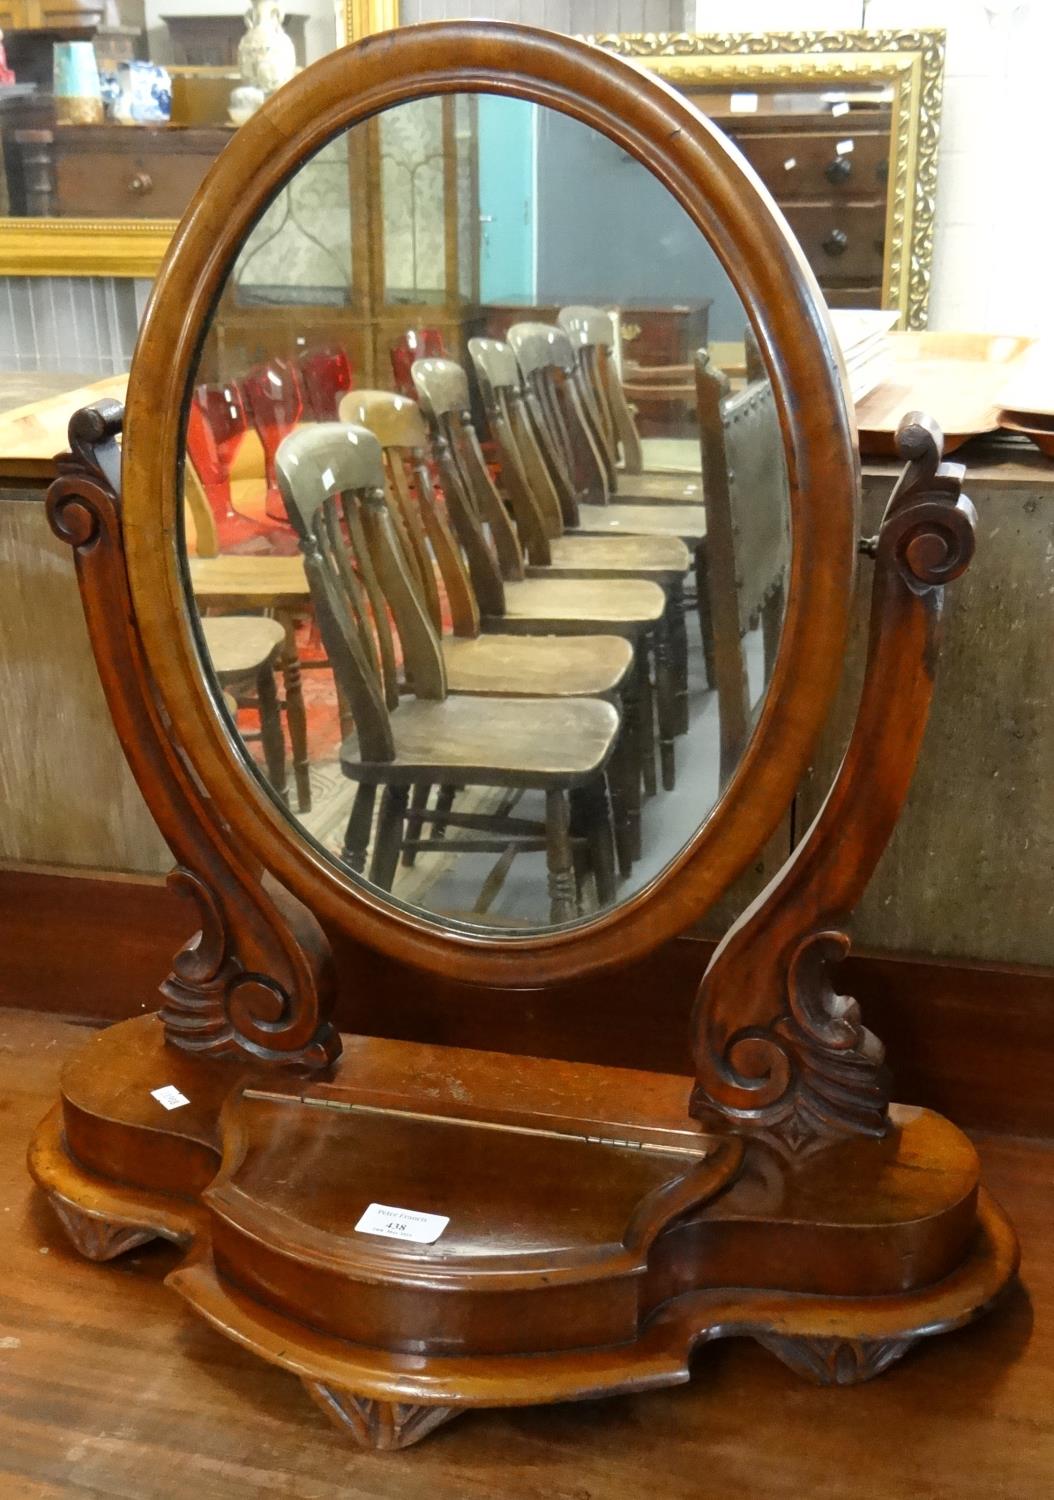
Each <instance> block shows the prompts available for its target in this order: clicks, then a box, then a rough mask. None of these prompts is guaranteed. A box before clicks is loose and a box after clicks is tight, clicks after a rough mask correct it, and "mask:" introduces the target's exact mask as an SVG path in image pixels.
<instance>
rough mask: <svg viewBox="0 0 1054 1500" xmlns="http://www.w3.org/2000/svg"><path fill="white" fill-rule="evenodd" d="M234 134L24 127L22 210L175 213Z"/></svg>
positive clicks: (136, 215)
mask: <svg viewBox="0 0 1054 1500" xmlns="http://www.w3.org/2000/svg"><path fill="white" fill-rule="evenodd" d="M231 133H232V132H231V130H225V129H222V128H216V127H206V128H192V129H180V128H178V127H174V126H167V125H161V126H157V127H153V126H149V125H54V126H52V127H51V129H49V130H36V131H33V132H23V133H22V135H21V138H20V140H19V145H20V146H21V148H22V152H23V159H24V161H25V162H26V171H25V175H26V181H27V187H28V189H29V193H28V194H27V196H28V200H29V201H28V202H27V211H28V212H29V213H30V214H33V215H43V216H55V217H56V218H82V217H83V218H98V219H178V218H180V216H181V215H182V214H183V212H184V210H185V209H186V206H187V204H188V203H189V202H190V200H191V198H192V197H193V196H194V194H195V192H196V191H197V188H198V186H199V184H200V182H201V180H202V178H203V177H204V176H205V173H206V172H207V171H208V169H209V167H210V166H211V165H212V163H213V162H214V161H215V159H216V157H217V156H218V154H219V153H220V151H222V150H223V147H224V146H225V145H226V144H227V142H228V141H229V140H230V137H231Z"/></svg>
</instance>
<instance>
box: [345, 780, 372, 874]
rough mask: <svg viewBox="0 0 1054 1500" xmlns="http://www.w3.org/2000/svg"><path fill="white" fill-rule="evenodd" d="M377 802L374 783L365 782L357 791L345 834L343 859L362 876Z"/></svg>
mask: <svg viewBox="0 0 1054 1500" xmlns="http://www.w3.org/2000/svg"><path fill="white" fill-rule="evenodd" d="M376 800H377V788H376V787H375V786H374V785H373V784H372V782H363V783H361V785H360V786H359V787H358V788H357V789H356V792H355V801H354V802H353V803H352V805H351V816H350V817H349V818H348V826H347V828H346V830H345V832H344V848H343V850H342V851H341V852H342V857H343V858H344V859H345V860H346V861H347V863H348V864H349V865H350V866H351V868H352V869H353V870H356V871H357V872H358V873H359V874H360V875H361V874H362V872H363V870H365V868H366V853H367V850H368V849H369V847H370V829H371V828H372V827H373V807H374V803H375V802H376Z"/></svg>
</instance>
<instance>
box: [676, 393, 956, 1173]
mask: <svg viewBox="0 0 1054 1500" xmlns="http://www.w3.org/2000/svg"><path fill="white" fill-rule="evenodd" d="M897 448H898V452H899V454H900V456H901V458H902V459H904V460H906V466H905V469H904V471H903V473H902V475H901V477H900V479H899V480H898V482H897V484H896V486H895V488H894V490H893V493H892V495H891V497H890V500H889V504H888V505H887V507H886V512H885V515H884V517H883V520H882V525H881V528H880V530H879V533H878V536H877V537H876V538H874V539H873V541H872V542H870V543H868V544H867V546H866V548H865V550H866V551H868V552H869V553H870V554H871V555H872V556H873V557H874V560H875V572H874V584H873V592H872V604H871V622H870V635H869V641H868V653H867V667H866V673H865V679H864V686H863V691H862V695H861V698H860V703H859V707H858V710H857V717H856V722H855V724H854V726H853V732H852V736H851V738H850V742H849V747H848V749H847V751H846V754H845V757H844V759H843V761H842V764H841V767H840V768H839V771H838V774H837V776H836V777H835V781H834V784H833V786H832V787H831V790H830V792H829V794H828V796H827V798H826V800H825V802H824V804H823V806H822V808H821V809H820V811H819V813H818V814H817V816H816V819H815V820H814V822H813V824H812V826H811V828H810V829H809V830H808V832H807V833H806V834H805V837H804V838H803V840H802V842H801V843H800V844H799V845H798V847H797V848H796V849H795V851H794V853H793V854H792V855H791V857H790V859H789V860H788V861H787V863H786V864H785V865H784V866H783V868H782V869H781V870H780V872H779V873H778V874H777V875H776V876H775V878H774V879H773V880H772V881H771V882H770V884H769V885H768V887H767V888H766V889H765V890H764V891H763V892H762V893H761V895H760V896H758V898H757V899H756V900H755V901H754V903H753V904H752V905H751V906H750V907H749V908H748V909H747V910H746V911H745V912H744V913H743V915H742V916H741V917H740V919H739V920H738V922H736V923H735V925H734V926H733V927H732V928H731V929H730V930H729V932H728V933H727V934H726V936H725V938H724V941H723V942H722V943H721V945H720V946H719V948H718V949H717V952H716V953H715V954H714V956H713V958H712V960H711V962H710V965H709V967H708V969H707V972H706V974H705V975H704V977H703V981H702V984H701V986H700V989H699V994H698V996H697V999H696V1007H695V1014H694V1018H693V1032H694V1047H695V1063H696V1085H695V1088H694V1090H693V1093H692V1102H691V1112H692V1114H693V1115H694V1116H695V1117H696V1118H698V1119H700V1120H702V1121H704V1122H712V1123H720V1124H722V1125H723V1126H724V1128H725V1129H727V1128H728V1127H729V1125H731V1126H732V1127H733V1128H734V1129H735V1130H736V1131H737V1132H740V1133H744V1134H748V1135H752V1136H756V1137H759V1138H760V1139H762V1140H765V1141H768V1142H769V1143H770V1144H772V1145H774V1146H776V1147H777V1148H778V1149H779V1150H781V1152H783V1153H784V1154H792V1155H793V1154H801V1153H805V1152H811V1151H814V1150H816V1149H818V1148H822V1147H823V1146H825V1145H829V1144H833V1143H834V1142H836V1141H839V1140H842V1139H845V1138H846V1137H850V1136H858V1135H865V1136H876V1137H877V1136H882V1135H884V1134H885V1133H886V1131H887V1130H888V1128H889V1124H888V1102H889V1094H888V1087H887V1079H886V1074H885V1070H884V1068H883V1048H882V1045H881V1043H880V1042H879V1041H878V1039H877V1038H876V1037H875V1036H873V1035H872V1034H871V1033H870V1032H869V1031H868V1030H867V1029H866V1028H865V1027H864V1026H863V1024H862V1022H861V1018H860V1012H859V1009H858V1007H857V1004H856V1001H855V1000H853V999H852V998H851V997H849V996H846V995H839V994H837V993H836V991H835V989H834V985H833V982H832V977H831V970H832V966H833V965H834V964H836V963H837V962H838V961H839V960H840V959H842V958H844V957H845V955H846V953H847V952H848V950H849V938H848V937H847V935H846V932H845V928H846V925H847V923H848V919H849V916H850V914H851V912H852V910H853V908H854V906H855V905H856V903H857V902H858V901H859V899H860V896H861V895H862V893H863V891H864V889H865V887H866V885H867V882H868V880H869V879H870V877H871V873H872V871H873V870H874V867H875V865H876V864H877V862H878V859H879V856H880V855H881V853H882V851H883V849H884V848H885V846H886V843H887V842H888V840H889V837H890V835H891V833H892V831H893V828H894V826H895V824H896V821H897V817H898V815H899V813H900V810H901V807H902V806H903V803H904V799H905V797H906V795H907V791H908V787H909V784H910V781H911V777H912V774H913V772H914V769H915V763H916V760H917V758H918V752H919V746H920V744H921V741H922V735H923V732H924V730H925V726H926V719H927V716H928V713H929V706H930V700H931V697H932V693H933V674H934V663H935V658H936V649H937V642H938V631H939V624H940V616H941V608H942V603H943V594H944V584H945V583H947V582H949V581H950V580H952V579H954V578H957V577H958V576H959V575H960V574H961V573H962V572H963V571H964V570H965V568H966V567H967V566H968V564H969V562H970V559H971V557H972V556H973V549H974V525H975V520H976V517H975V514H974V509H973V506H972V505H971V504H970V501H969V500H968V499H967V498H966V497H965V496H963V495H961V494H960V488H961V485H962V479H963V474H964V470H963V468H962V466H961V465H960V464H943V463H941V450H942V438H941V434H940V432H939V431H938V429H937V428H936V427H935V426H934V425H933V423H932V422H930V421H929V419H928V418H926V417H924V416H922V415H921V414H920V413H917V412H916V413H911V414H909V415H908V416H906V417H905V418H904V420H903V421H902V423H901V425H900V429H899V431H898V433H897Z"/></svg>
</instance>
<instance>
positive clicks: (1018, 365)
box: [999, 339, 1054, 425]
mask: <svg viewBox="0 0 1054 1500" xmlns="http://www.w3.org/2000/svg"><path fill="white" fill-rule="evenodd" d="M999 395H1000V401H1001V403H1002V405H1003V407H1004V408H1005V410H1006V411H1008V412H1010V413H1013V414H1014V417H1015V419H1016V420H1018V421H1022V422H1026V423H1027V422H1031V420H1032V417H1033V416H1035V417H1037V418H1047V419H1049V420H1054V342H1052V341H1051V340H1050V339H1044V340H1042V341H1041V342H1039V343H1036V344H1033V346H1032V348H1031V349H1029V351H1028V353H1027V354H1026V355H1025V356H1024V357H1023V358H1022V359H1019V360H1015V361H1014V363H1013V365H1012V366H1011V370H1010V371H1008V374H1007V379H1006V380H1005V381H1004V383H1003V387H1002V389H1001V391H1000V393H999ZM1033 425H1042V424H1041V423H1034V424H1033Z"/></svg>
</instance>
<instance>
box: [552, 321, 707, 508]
mask: <svg viewBox="0 0 1054 1500" xmlns="http://www.w3.org/2000/svg"><path fill="white" fill-rule="evenodd" d="M557 321H558V323H559V324H560V327H561V328H562V329H563V331H564V333H566V334H567V337H568V339H569V340H570V343H571V349H572V352H573V354H574V371H573V374H572V379H573V380H574V382H575V385H576V386H577V388H578V392H579V395H580V397H581V402H582V410H583V413H584V415H585V417H586V419H587V421H588V422H589V426H590V431H591V433H592V435H593V438H594V440H595V442H596V446H597V450H598V452H599V454H600V458H601V460H602V462H603V465H604V470H605V477H606V481H607V487H608V491H609V493H611V494H612V495H613V496H615V497H616V498H618V499H627V500H632V501H641V500H648V501H656V502H659V503H671V502H672V503H675V504H676V503H682V502H686V501H687V502H689V503H693V504H696V505H697V504H698V503H699V502H700V500H701V499H702V486H701V482H700V476H698V475H695V476H687V475H686V476H684V477H683V478H682V477H681V476H680V475H677V474H657V473H651V474H649V473H645V469H644V452H643V447H642V445H641V440H640V434H639V433H638V431H637V423H636V419H635V417H634V415H633V409H632V407H631V406H630V403H629V400H628V399H627V396H626V391H625V388H624V386H623V383H622V380H621V379H620V377H619V372H618V368H617V366H616V364H615V358H614V350H615V325H614V322H613V321H612V318H611V315H610V314H609V313H606V312H604V310H603V309H602V308H599V307H587V306H572V307H564V308H561V309H560V312H559V314H558V317H557ZM692 374H693V372H692V367H691V366H690V365H689V366H683V365H677V366H671V367H670V369H669V370H668V371H667V372H665V374H664V372H663V371H661V370H656V371H651V372H649V379H648V380H647V382H646V383H647V385H648V388H649V390H650V392H651V393H652V394H654V393H655V392H656V391H658V390H662V389H667V390H669V392H670V393H671V394H673V393H676V395H677V396H678V397H679V398H680V399H684V397H685V396H686V395H687V394H690V393H693V387H692Z"/></svg>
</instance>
